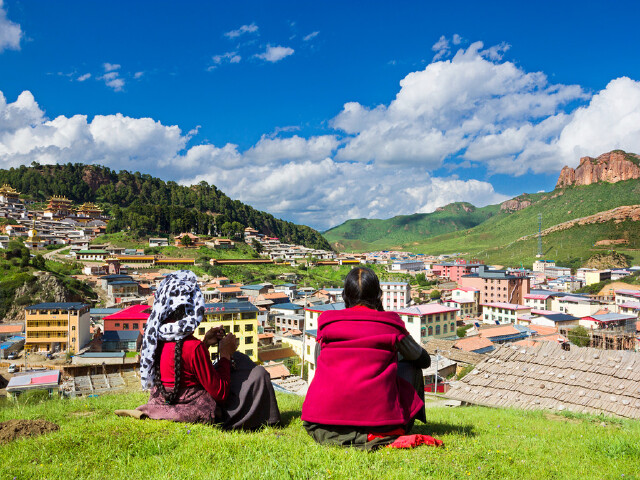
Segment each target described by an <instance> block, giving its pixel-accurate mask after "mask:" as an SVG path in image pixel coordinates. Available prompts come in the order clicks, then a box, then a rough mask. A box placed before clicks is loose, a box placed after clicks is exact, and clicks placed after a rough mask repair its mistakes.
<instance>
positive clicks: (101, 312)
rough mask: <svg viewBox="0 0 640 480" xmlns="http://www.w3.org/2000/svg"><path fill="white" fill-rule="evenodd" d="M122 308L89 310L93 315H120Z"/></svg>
mask: <svg viewBox="0 0 640 480" xmlns="http://www.w3.org/2000/svg"><path fill="white" fill-rule="evenodd" d="M120 310H122V309H121V308H92V309H91V310H89V313H90V314H91V315H111V314H112V313H118V312H119V311H120Z"/></svg>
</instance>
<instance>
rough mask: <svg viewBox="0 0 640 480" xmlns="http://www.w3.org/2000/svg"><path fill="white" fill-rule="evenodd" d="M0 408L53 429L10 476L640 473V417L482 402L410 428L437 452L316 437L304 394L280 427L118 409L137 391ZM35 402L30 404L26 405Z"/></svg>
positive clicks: (11, 446)
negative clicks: (228, 427) (253, 427)
mask: <svg viewBox="0 0 640 480" xmlns="http://www.w3.org/2000/svg"><path fill="white" fill-rule="evenodd" d="M35 398H36V397H32V400H33V403H34V404H32V405H29V404H27V405H24V404H21V405H8V406H5V407H4V408H2V407H0V422H1V421H6V420H9V419H45V420H47V421H50V422H54V423H56V424H57V425H59V426H60V429H59V430H58V431H56V432H52V433H48V434H46V435H41V436H38V437H33V438H23V439H18V440H14V441H12V442H10V443H6V444H4V445H2V447H1V448H0V478H8V479H12V478H15V479H44V478H47V479H64V480H68V479H86V478H92V479H107V480H117V479H127V480H128V479H132V478H135V479H147V478H148V479H154V480H156V479H161V478H176V479H184V478H195V479H203V478H216V479H217V478H224V479H235V478H246V479H252V480H253V479H256V480H257V479H274V478H276V479H280V478H283V479H285V478H286V479H303V478H304V479H306V478H314V479H315V478H318V479H329V478H336V479H353V478H367V479H375V480H380V479H396V478H397V479H407V478H416V479H417V478H439V479H460V478H473V479H485V478H486V479H496V478H500V479H523V478H525V479H549V478H556V479H565V478H581V479H620V478H625V479H629V478H639V477H638V476H639V475H640V467H639V464H638V458H639V456H640V443H638V438H640V422H634V421H623V420H616V419H609V418H605V417H593V416H582V415H571V414H563V415H555V414H552V413H545V412H530V411H518V410H499V409H489V408H483V407H468V408H457V409H451V408H445V407H434V408H429V409H428V410H427V418H428V419H429V423H427V424H422V423H419V422H418V425H417V426H416V427H414V433H425V434H430V435H433V436H435V437H436V438H440V439H442V440H443V441H444V446H443V447H440V448H435V447H426V446H422V447H419V448H416V449H414V450H391V449H381V450H378V451H376V452H373V453H366V452H363V451H359V450H355V449H350V448H346V449H342V448H337V447H325V446H319V445H317V444H315V443H314V442H313V441H312V439H311V438H310V437H309V436H308V435H307V434H306V432H305V431H304V428H303V427H302V422H301V420H300V410H301V407H302V400H303V399H302V398H300V397H295V396H291V395H278V402H279V405H280V409H281V412H282V417H283V426H281V427H269V428H264V429H261V430H259V431H257V432H223V431H220V430H218V429H216V428H214V427H211V426H206V425H189V424H180V423H173V422H169V421H156V420H144V421H141V420H134V419H131V418H121V417H116V416H115V415H113V413H112V412H113V410H114V409H117V408H134V407H136V406H137V405H140V404H142V403H144V402H145V401H146V399H147V395H146V394H143V393H132V394H123V395H105V396H101V397H97V398H86V399H85V398H79V399H75V400H47V401H43V402H42V403H37V402H36V401H35V400H34V399H35ZM28 403H31V402H28Z"/></svg>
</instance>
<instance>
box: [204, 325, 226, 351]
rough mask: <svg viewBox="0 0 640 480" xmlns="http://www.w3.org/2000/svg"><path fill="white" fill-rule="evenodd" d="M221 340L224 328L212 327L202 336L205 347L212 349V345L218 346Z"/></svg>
mask: <svg viewBox="0 0 640 480" xmlns="http://www.w3.org/2000/svg"><path fill="white" fill-rule="evenodd" d="M222 338H224V328H223V327H213V328H210V329H209V330H208V331H207V333H205V334H204V339H203V340H202V341H203V342H204V344H205V346H206V347H212V346H214V345H218V343H219V342H220V340H222Z"/></svg>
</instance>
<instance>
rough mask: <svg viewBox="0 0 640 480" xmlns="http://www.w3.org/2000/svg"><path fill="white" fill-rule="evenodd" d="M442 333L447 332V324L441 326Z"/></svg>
mask: <svg viewBox="0 0 640 480" xmlns="http://www.w3.org/2000/svg"><path fill="white" fill-rule="evenodd" d="M442 333H447V324H446V323H445V325H444V326H443V327H442Z"/></svg>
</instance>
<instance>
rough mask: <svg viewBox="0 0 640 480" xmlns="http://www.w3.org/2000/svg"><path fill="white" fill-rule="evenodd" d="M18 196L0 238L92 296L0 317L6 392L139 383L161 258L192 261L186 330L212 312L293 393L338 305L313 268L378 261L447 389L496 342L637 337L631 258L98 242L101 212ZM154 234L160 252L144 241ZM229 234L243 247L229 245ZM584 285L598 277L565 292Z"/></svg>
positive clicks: (177, 265) (10, 201)
mask: <svg viewBox="0 0 640 480" xmlns="http://www.w3.org/2000/svg"><path fill="white" fill-rule="evenodd" d="M30 207H31V205H29V204H26V203H25V202H23V201H22V200H21V199H20V193H19V192H17V191H16V190H15V189H13V188H12V187H11V186H10V185H4V186H3V187H2V188H1V189H0V215H2V216H3V217H4V218H5V219H7V220H8V221H7V222H5V224H4V225H3V229H4V234H5V235H4V237H0V240H1V242H2V243H0V245H1V246H2V247H3V248H4V249H5V251H10V250H11V248H12V247H11V245H13V244H12V242H19V243H21V244H23V245H24V246H25V247H26V248H28V249H29V251H30V252H31V256H37V255H40V254H43V256H45V257H46V258H47V259H48V260H49V261H57V262H62V263H65V262H66V263H74V264H76V265H79V266H81V269H82V271H81V273H78V274H74V275H72V277H73V278H75V279H76V280H78V281H81V282H83V283H84V284H86V285H87V286H88V287H89V288H90V289H92V290H93V291H94V292H96V293H97V297H96V299H95V301H94V302H91V303H83V302H71V301H47V302H41V303H34V304H26V305H24V307H23V309H22V312H23V313H22V315H23V316H22V318H21V319H20V320H19V321H12V322H4V323H2V324H1V325H0V342H1V343H0V366H1V367H2V368H3V369H6V370H5V371H6V372H7V375H9V379H8V384H7V385H6V387H5V389H6V394H7V395H8V396H10V397H17V396H19V395H21V394H22V393H24V392H26V391H29V390H33V389H45V390H48V391H49V392H50V393H51V394H58V393H61V394H62V395H65V396H72V397H74V396H83V395H84V396H86V395H94V394H98V393H105V392H112V391H113V392H117V391H119V390H126V389H127V388H133V389H136V388H139V387H138V380H137V376H136V375H137V368H138V361H139V357H138V352H139V349H140V345H141V342H142V336H143V333H144V329H145V327H146V323H147V319H148V317H149V314H150V312H151V306H152V305H153V301H154V292H155V290H156V288H157V287H158V286H159V284H160V282H161V281H162V280H163V278H164V276H165V275H166V274H167V273H168V272H170V271H172V270H174V269H189V268H191V269H195V270H197V269H199V270H197V271H199V272H201V274H200V275H199V283H200V288H201V290H202V292H203V294H204V297H205V302H206V306H205V319H204V322H203V323H202V324H201V325H200V327H199V328H198V330H197V331H196V332H194V334H195V336H196V337H197V338H203V337H204V334H205V332H206V330H208V329H209V328H210V327H212V326H223V327H224V329H225V331H227V332H233V333H234V334H235V335H236V336H237V337H238V339H239V342H240V344H239V350H240V351H241V352H243V353H245V354H246V355H247V356H249V357H250V358H251V359H252V360H253V361H255V362H258V363H260V364H262V365H263V366H264V367H265V368H266V369H267V371H268V372H269V374H270V376H271V378H272V382H273V383H274V385H276V386H277V388H278V389H279V390H280V391H283V392H289V393H295V394H298V395H304V393H305V392H306V389H307V387H308V385H309V383H310V382H311V381H312V380H313V378H314V373H315V368H316V365H315V358H314V355H313V354H312V352H314V351H315V336H316V330H317V321H318V317H319V315H320V314H321V313H322V312H324V311H327V310H337V309H342V308H344V303H343V301H342V288H341V286H340V283H339V282H337V283H336V282H329V283H330V284H325V285H319V284H318V285H311V284H310V282H306V281H305V280H308V279H309V278H310V277H305V274H306V273H308V272H312V271H313V270H314V269H321V268H325V269H330V270H332V271H335V272H337V273H340V274H341V275H342V274H346V272H348V271H349V269H350V268H353V267H354V266H368V267H371V268H373V269H375V270H376V271H378V272H379V274H380V276H381V277H382V278H383V281H382V282H381V287H382V295H383V297H382V304H383V306H384V309H385V310H390V311H395V312H397V313H398V314H399V315H400V318H401V319H402V321H403V322H404V324H405V326H406V328H407V330H408V331H409V333H410V334H411V336H412V337H413V338H414V339H415V340H416V342H418V343H419V344H421V345H422V346H423V347H424V348H425V349H426V350H427V351H428V352H429V353H430V354H431V355H432V356H433V357H434V358H435V359H437V360H436V361H435V362H433V365H432V366H431V367H430V368H428V369H426V370H424V372H423V374H424V381H425V391H426V392H427V393H428V392H432V393H440V394H448V392H449V390H450V389H451V388H453V390H452V398H455V397H456V386H458V385H464V382H465V376H466V374H467V373H469V372H470V371H471V370H472V369H474V368H476V366H477V365H479V364H482V363H483V362H484V361H485V360H486V359H487V358H490V357H491V355H492V354H493V353H499V352H500V351H502V350H504V348H505V347H512V348H516V349H526V348H536V347H544V348H551V347H554V348H556V350H554V351H557V352H566V351H568V350H570V349H571V347H573V349H577V350H578V351H579V350H580V349H581V348H585V347H591V348H594V349H600V350H603V351H617V352H625V351H638V349H639V346H640V335H639V332H640V322H639V319H638V312H639V311H640V286H637V285H634V284H632V283H625V281H624V280H625V279H629V278H634V277H636V276H637V275H638V274H639V273H640V266H635V267H629V268H619V269H606V270H597V269H592V268H578V269H577V270H575V271H572V269H570V268H567V267H562V266H560V265H556V263H555V262H554V261H552V260H547V259H544V258H537V259H535V260H534V261H533V263H532V268H531V269H525V268H522V267H516V268H510V267H508V266H496V265H485V264H484V263H483V262H481V261H478V260H474V259H465V258H463V257H464V255H463V254H461V253H456V254H451V255H439V256H430V255H423V254H410V253H407V252H401V251H377V252H369V253H357V254H355V253H351V254H349V253H336V252H334V251H329V250H317V249H311V248H307V247H304V246H301V245H293V244H286V243H283V242H280V241H279V239H278V238H276V237H272V236H267V235H264V234H262V233H260V232H258V231H257V230H256V229H254V228H252V227H251V226H247V227H245V228H244V232H243V233H242V234H240V235H234V236H232V237H230V238H225V237H222V236H216V237H202V236H198V235H195V234H193V233H191V232H184V233H182V234H179V235H175V236H173V238H169V237H150V238H148V239H147V240H146V241H147V244H146V245H139V247H141V248H125V247H122V246H118V245H113V244H110V243H108V242H106V243H102V242H100V239H101V238H105V237H103V235H104V233H105V228H106V226H107V224H108V222H109V217H108V216H107V215H104V214H103V213H102V210H101V209H100V207H98V206H96V205H94V204H83V205H78V206H75V205H73V202H71V201H70V200H68V199H66V198H64V197H52V198H50V200H49V202H48V203H47V205H46V207H45V208H44V209H43V210H35V209H31V208H30ZM124 235H125V236H126V232H125V233H124ZM106 238H108V236H107V237H106ZM96 242H98V243H96ZM165 248H166V249H169V250H170V251H172V252H174V256H166V255H163V254H161V253H158V252H162V251H163V249H165ZM241 248H242V249H244V250H243V251H245V252H246V251H251V252H253V253H252V255H245V256H244V257H242V256H240V255H238V254H237V253H236V254H235V255H234V252H239V251H240V249H241ZM202 249H206V250H207V251H211V252H214V253H215V252H221V253H223V254H224V255H220V256H219V258H215V257H214V258H210V259H209V260H208V264H207V265H203V263H204V262H203V261H202V259H201V258H200V259H198V258H197V257H198V256H197V252H198V251H201V250H202ZM540 257H541V255H540ZM263 265H269V266H273V267H274V268H275V267H277V268H278V271H279V272H280V273H279V275H277V277H276V278H274V279H273V280H272V281H261V282H241V281H240V282H239V281H238V279H236V278H233V277H232V275H229V276H226V275H220V274H218V275H215V273H219V272H220V271H221V270H216V269H221V268H227V269H229V271H233V268H238V267H239V266H245V267H247V266H254V267H260V266H263ZM78 268H79V267H78ZM272 277H273V275H272ZM306 283H309V284H306ZM593 285H596V286H598V285H604V286H603V287H602V288H601V289H600V290H599V291H597V292H595V293H591V294H587V293H576V291H577V290H580V289H582V288H584V287H587V286H593ZM547 346H551V347H547ZM501 349H502V350H501ZM559 355H562V354H559ZM213 356H214V354H212V357H213ZM466 378H467V379H469V378H471V375H469V376H466ZM34 379H39V380H38V381H35V380H34ZM27 380H29V381H27ZM467 381H468V380H467ZM458 390H459V387H458ZM457 396H458V397H464V396H463V395H462V396H461V395H457ZM467 397H468V395H467V396H466V397H465V400H466V401H470V399H469V398H467ZM582 407H583V410H584V411H590V409H592V410H593V411H606V410H607V408H609V407H607V406H604V405H599V406H598V407H597V408H596V407H593V408H592V407H591V406H590V405H588V404H584V405H582ZM637 414H638V411H637V410H633V411H632V412H629V414H628V415H629V416H631V417H635V416H637Z"/></svg>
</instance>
